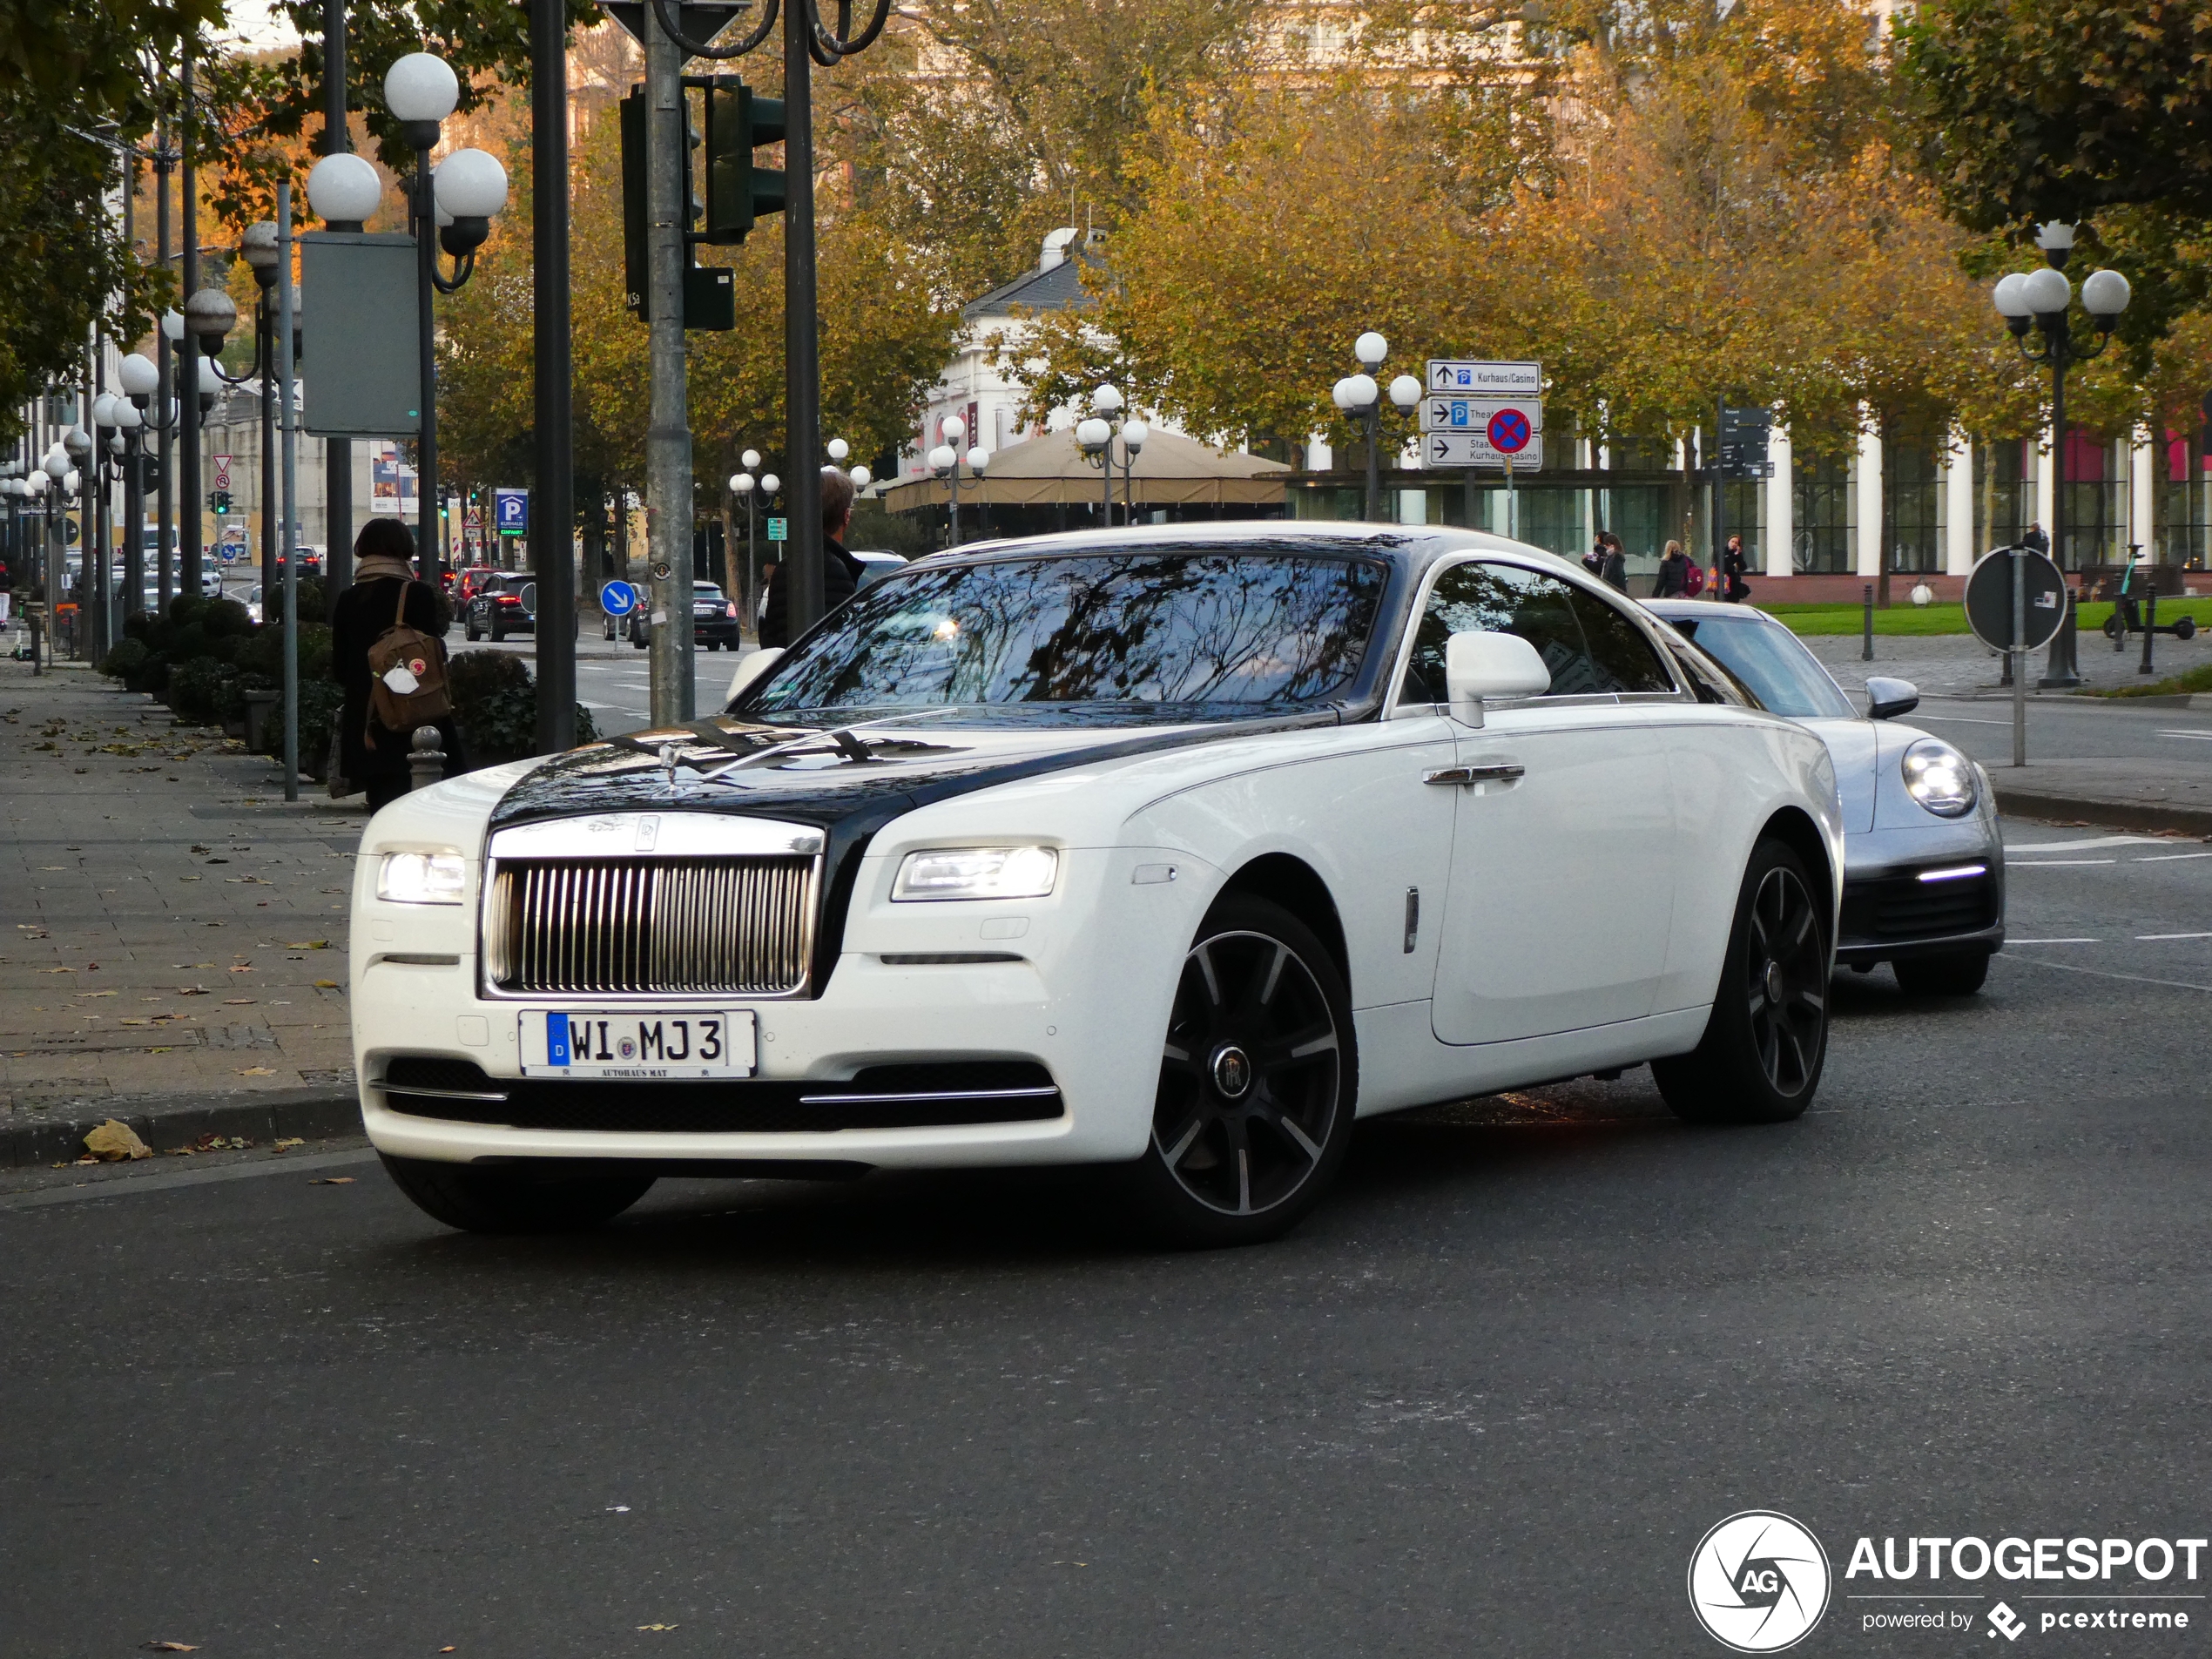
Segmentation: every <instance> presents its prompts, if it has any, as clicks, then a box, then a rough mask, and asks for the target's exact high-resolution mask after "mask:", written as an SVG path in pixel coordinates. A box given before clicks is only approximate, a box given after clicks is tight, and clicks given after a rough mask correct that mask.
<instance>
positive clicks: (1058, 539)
mask: <svg viewBox="0 0 2212 1659" xmlns="http://www.w3.org/2000/svg"><path fill="white" fill-rule="evenodd" d="M1688 649H1689V648H1686V647H1684V646H1683V645H1682V644H1681V642H1680V640H1679V639H1678V638H1676V637H1674V636H1672V635H1669V633H1668V632H1667V631H1666V630H1665V629H1663V628H1662V627H1661V626H1660V625H1659V624H1657V623H1656V621H1655V620H1654V619H1653V618H1652V617H1650V616H1649V615H1648V614H1647V613H1645V612H1644V611H1642V610H1641V609H1639V608H1638V607H1636V606H1635V604H1633V603H1632V602H1630V601H1629V600H1627V599H1625V598H1623V597H1621V596H1619V595H1617V594H1615V593H1614V592H1613V591H1612V590H1609V589H1608V588H1606V587H1605V586H1604V585H1603V584H1602V583H1598V582H1597V581H1595V579H1593V578H1591V577H1588V576H1587V575H1585V574H1584V573H1583V572H1581V570H1578V569H1576V568H1575V567H1574V566H1573V565H1570V564H1568V563H1566V562H1564V561H1562V560H1560V559H1557V558H1555V557H1554V556H1552V555H1550V554H1548V553H1544V552H1541V551H1540V550H1536V549H1534V548H1531V547H1527V546H1524V545H1521V544H1520V543H1513V542H1507V541H1505V540H1502V539H1501V538H1499V537H1495V536H1483V535H1478V534H1473V533H1469V532H1466V531H1460V530H1451V529H1442V528H1436V529H1420V528H1415V527H1406V526H1392V527H1390V528H1389V529H1379V528H1367V527H1359V526H1352V525H1333V524H1332V525H1318V524H1317V525H1302V524H1285V523H1265V524H1249V525H1246V524H1220V525H1195V524H1178V525H1166V526H1157V527H1151V526H1147V527H1141V528H1132V529H1115V530H1098V531H1089V532H1084V533H1081V534H1076V535H1065V536H1044V537H1040V538H1037V539H1035V540H1032V541H1022V542H1001V543H982V544H980V545H976V546H973V547H969V548H966V549H963V550H961V551H959V552H958V553H957V554H950V555H943V556H937V557H935V558H932V559H930V560H928V561H927V562H926V563H916V564H914V566H913V567H911V568H910V569H908V570H902V571H900V572H898V573H897V574H895V575H893V576H890V577H886V578H885V579H884V580H882V581H880V582H878V583H873V584H872V585H870V586H869V587H868V588H867V589H866V590H863V591H861V592H860V593H859V594H858V595H856V596H855V597H853V600H852V602H851V603H850V604H846V605H844V606H841V607H840V608H839V609H838V610H836V611H834V612H833V613H832V614H831V615H830V616H828V617H825V618H824V619H823V620H822V621H821V622H820V623H819V624H816V625H815V626H814V627H813V628H811V629H809V630H808V631H806V633H805V634H803V635H802V636H801V637H799V639H798V640H797V641H796V642H795V643H794V644H793V645H792V648H791V650H790V651H788V652H786V651H758V652H755V653H754V654H753V655H752V657H750V658H747V659H746V663H745V672H744V673H743V674H742V675H741V676H740V678H741V681H742V683H741V685H739V686H738V688H737V690H736V691H735V695H734V696H733V698H732V701H731V703H730V705H729V706H728V707H727V708H726V709H725V711H723V713H722V714H721V715H720V716H719V717H718V718H713V719H711V720H705V721H700V722H697V723H694V724H692V725H681V726H673V727H671V728H669V729H667V730H665V731H646V732H637V733H632V734H630V735H629V736H626V737H624V738H620V739H617V740H616V741H614V742H611V743H599V744H594V745H588V746H586V747H584V748H582V749H578V750H576V751H573V752H570V753H569V754H566V755H562V756H557V757H554V758H551V759H532V760H525V761H518V762H516V763H514V764H512V765H506V766H499V767H492V768H488V769H486V770H483V771H480V772H471V773H469V775H468V776H466V777H463V778H456V779H450V780H448V781H446V782H443V783H441V784H437V785H435V786H431V787H429V788H427V789H421V790H417V791H415V792H413V793H411V794H408V795H407V796H405V797H403V798H401V800H399V801H398V802H396V803H395V804H394V805H392V806H388V807H386V808H385V809H384V810H383V811H382V812H381V813H379V814H378V815H377V816H376V818H375V819H373V820H372V821H371V823H370V825H369V826H368V830H367V831H366V832H365V833H364V835H363V838H362V841H361V855H360V859H359V862H358V866H357V873H356V877H355V883H354V900H353V920H354V925H353V929H352V936H353V940H354V945H353V955H352V961H351V969H350V971H351V983H352V994H351V997H350V999H349V1000H350V1004H351V1008H352V1011H353V1022H354V1023H353V1029H354V1052H355V1059H356V1062H357V1065H358V1068H359V1070H358V1076H359V1077H360V1078H361V1085H360V1086H361V1104H362V1115H363V1118H364V1121H365V1123H366V1124H367V1129H368V1135H369V1136H370V1138H371V1140H372V1141H373V1142H374V1144H375V1146H376V1148H377V1150H378V1151H379V1152H380V1153H381V1155H382V1157H383V1159H384V1162H385V1165H386V1167H387V1169H388V1170H389V1171H390V1172H391V1175H392V1177H393V1178H394V1179H395V1181H396V1183H397V1184H399V1186H400V1187H401V1190H403V1191H405V1192H406V1193H407V1195H408V1197H410V1198H412V1199H413V1200H414V1201H415V1204H418V1205H419V1206H421V1208H422V1209H423V1210H424V1211H427V1212H428V1213H429V1214H430V1215H432V1216H434V1217H437V1218H438V1219H440V1220H442V1221H443V1222H445V1223H447V1224H450V1225H454V1226H457V1227H463V1228H470V1229H475V1230H479V1231H517V1230H546V1229H554V1228H563V1227H579V1226H587V1225H590V1224H595V1223H597V1222H599V1221H602V1220H604V1219H605V1218H606V1217H610V1216H611V1215H613V1214H615V1213H617V1212H618V1211H621V1210H622V1209H624V1208H625V1207H626V1206H627V1205H629V1204H631V1203H633V1202H634V1201H635V1200H636V1199H637V1197H639V1195H641V1194H642V1193H644V1191H645V1190H646V1189H647V1188H648V1187H650V1186H651V1184H652V1183H653V1180H654V1179H655V1177H657V1176H658V1175H660V1174H664V1173H667V1172H669V1171H671V1170H679V1169H680V1170H696V1171H698V1173H701V1174H707V1173H714V1174H738V1173H746V1174H752V1173H757V1172H758V1171H759V1170H762V1169H763V1168H764V1167H766V1166H767V1165H770V1164H782V1165H785V1166H786V1167H788V1168H791V1169H792V1170H794V1171H798V1170H818V1171H819V1170H860V1169H866V1168H870V1167H880V1168H916V1167H931V1166H935V1167H953V1166H975V1165H982V1164H1001V1165H1008V1164H1032V1163H1093V1164H1117V1165H1120V1166H1122V1167H1121V1169H1120V1170H1119V1172H1118V1177H1119V1178H1120V1179H1121V1180H1122V1181H1123V1183H1124V1186H1123V1192H1124V1195H1125V1201H1126V1202H1127V1203H1128V1204H1130V1206H1131V1207H1132V1209H1133V1211H1136V1212H1137V1213H1139V1214H1141V1215H1143V1217H1145V1218H1146V1219H1147V1220H1148V1221H1149V1223H1150V1224H1151V1225H1152V1226H1154V1227H1155V1228H1157V1229H1158V1230H1159V1231H1161V1232H1163V1233H1164V1234H1166V1235H1167V1236H1169V1237H1170V1238H1177V1239H1179V1240H1182V1241H1184V1242H1186V1243H1194V1244H1238V1243H1249V1242H1253V1241H1257V1240H1259V1239H1263V1238H1269V1237H1271V1236H1273V1235H1275V1234H1277V1233H1279V1232H1280V1231H1283V1230H1284V1229H1285V1228H1287V1227H1288V1226H1290V1225H1291V1224H1293V1223H1294V1222H1295V1221H1296V1220H1297V1219H1298V1217H1300V1216H1301V1215H1303V1214H1304V1213H1305V1211H1307V1210H1308V1209H1309V1208H1310V1207H1311V1206H1312V1204H1314V1203H1315V1202H1316V1201H1317V1200H1318V1198H1319V1197H1320V1195H1321V1193H1322V1192H1323V1190H1325V1188H1326V1187H1327V1185H1328V1184H1329V1181H1330V1179H1331V1177H1332V1175H1333V1174H1334V1172H1335V1171H1336V1170H1337V1168H1338V1166H1339V1163H1341V1161H1342V1159H1343V1157H1344V1156H1345V1147H1346V1144H1347V1142H1348V1138H1349V1136H1350V1134H1351V1131H1352V1120H1353V1118H1354V1117H1355V1116H1362V1115H1372V1114H1376V1113H1381V1112H1390V1111H1396V1110H1399V1109H1406V1108H1409V1107H1414V1106H1420V1105H1425V1104H1428V1103H1435V1102H1443V1101H1451V1100H1456V1099H1460V1098H1463V1097H1465V1096H1470V1095H1480V1094H1488V1093H1494V1092H1496V1091H1499V1090H1501V1089H1511V1088H1514V1087H1515V1086H1521V1085H1528V1084H1533V1083H1535V1082H1543V1081H1546V1080H1550V1079H1556V1078H1561V1077H1569V1076H1578V1075H1581V1074H1583V1073H1601V1074H1604V1075H1608V1076H1610V1075H1613V1074H1615V1072H1617V1071H1618V1070H1619V1069H1622V1068H1623V1067H1629V1066H1635V1065H1638V1064H1641V1063H1642V1062H1651V1064H1652V1067H1653V1071H1654V1074H1655V1076H1656V1081H1657V1083H1658V1086H1659V1089H1660V1091H1661V1092H1662V1095H1663V1096H1664V1097H1665V1099H1666V1101H1667V1103H1668V1104H1669V1106H1671V1107H1672V1108H1673V1109H1675V1110H1676V1112H1678V1113H1679V1114H1681V1115H1682V1116H1683V1117H1685V1118H1689V1119H1694V1120H1698V1121H1703V1122H1726V1123H1748V1122H1759V1123H1764V1122H1773V1121H1777V1120H1780V1119H1784V1118H1791V1117H1795V1116H1797V1115H1798V1114H1800V1113H1801V1112H1803V1111H1804V1109H1805V1107H1806V1105H1807V1104H1808V1103H1810V1102H1811V1099H1812V1098H1813V1095H1814V1092H1815V1089H1816V1088H1817V1083H1818V1080H1819V1076H1820V1071H1821V1066H1822V1062H1823V1059H1824V1054H1825V1047H1826V1036H1827V996H1826V991H1827V986H1828V979H1829V974H1830V972H1831V941H1832V939H1833V926H1834V921H1835V915H1836V904H1837V899H1838V882H1839V879H1840V874H1841V871H1842V868H1843V827H1842V823H1841V819H1840V817H1839V814H1838V806H1837V796H1836V784H1835V771H1834V766H1833V764H1832V762H1831V760H1830V758H1829V752H1828V749H1827V747H1826V745H1824V744H1823V742H1822V741H1821V739H1820V738H1818V737H1817V736H1816V735H1815V734H1814V733H1812V732H1808V731H1806V730H1805V729H1804V727H1802V726H1801V725H1797V724H1795V723H1793V722H1791V721H1789V720H1785V719H1783V718H1778V717H1777V716H1775V715H1773V714H1770V713H1768V712H1766V711H1763V710H1760V709H1758V708H1756V707H1753V706H1751V705H1750V703H1749V702H1748V700H1746V699H1744V698H1742V697H1741V696H1740V695H1738V694H1737V693H1735V692H1734V691H1731V690H1730V689H1728V687H1727V685H1726V682H1725V681H1724V679H1723V678H1722V677H1720V676H1719V675H1718V674H1717V673H1711V674H1710V679H1711V681H1712V684H1711V685H1706V686H1704V687H1703V689H1702V690H1701V685H1700V681H1699V679H1698V678H1697V677H1696V675H1693V674H1692V673H1691V672H1690V671H1689V670H1688V669H1687V668H1686V667H1685V666H1684V665H1683V664H1684V662H1685V661H1686V660H1687V658H1685V657H1684V656H1683V655H1682V653H1684V652H1686V651H1688Z"/></svg>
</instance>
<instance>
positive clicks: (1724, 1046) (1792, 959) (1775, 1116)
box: [1651, 840, 1831, 1123]
mask: <svg viewBox="0 0 2212 1659" xmlns="http://www.w3.org/2000/svg"><path fill="white" fill-rule="evenodd" d="M1828 929H1829V907H1828V905H1827V904H1826V903H1825V902H1824V901H1823V900H1816V899H1815V897H1814V887H1813V883H1812V881H1811V878H1809V877H1808V876H1807V875H1806V873H1805V867H1804V862H1803V861H1802V860H1799V858H1798V857H1797V854H1796V853H1793V852H1792V851H1791V849H1790V848H1789V846H1787V845H1786V844H1784V842H1781V841H1778V840H1764V841H1761V842H1760V843H1759V844H1758V845H1757V846H1756V847H1754V848H1752V850H1751V860H1750V865H1749V866H1748V867H1746V868H1745V870H1744V872H1743V888H1742V890H1741V891H1740V892H1739V894H1737V901H1736V923H1735V926H1734V927H1732V928H1730V931H1729V938H1728V954H1727V955H1726V957H1725V958H1724V959H1723V962H1722V966H1721V979H1720V988H1719V989H1718V990H1717V991H1716V993H1715V995H1714V997H1713V1011H1712V1013H1711V1014H1710V1015H1709V1016H1708V1017H1707V1019H1706V1022H1705V1035H1704V1036H1703V1038H1702V1039H1700V1041H1699V1042H1698V1044H1697V1047H1696V1048H1695V1049H1692V1050H1691V1051H1690V1052H1689V1053H1688V1054H1686V1055H1676V1056H1674V1057H1672V1058H1670V1059H1666V1060H1655V1061H1653V1062H1651V1073H1652V1076H1653V1078H1654V1079H1655V1080H1656V1082H1657V1083H1658V1085H1659V1092H1660V1094H1661V1095H1662V1096H1663V1097H1664V1098H1665V1100H1666V1103H1667V1104H1668V1106H1669V1107H1670V1108H1671V1109H1673V1111H1674V1114H1675V1116H1677V1117H1679V1118H1681V1119H1682V1120H1683V1122H1685V1123H1787V1122H1788V1121H1789V1120H1790V1119H1791V1118H1793V1117H1797V1116H1801V1115H1802V1114H1803V1113H1804V1109H1805V1108H1806V1107H1807V1106H1810V1105H1811V1103H1812V1096H1813V1092H1814V1090H1815V1089H1817V1088H1818V1087H1819V1083H1820V1069H1821V1066H1822V1064H1823V1062H1824V1061H1825V1060H1826V1058H1827V1054H1828V974H1829V968H1830V965H1831V952H1830V948H1829V937H1828Z"/></svg>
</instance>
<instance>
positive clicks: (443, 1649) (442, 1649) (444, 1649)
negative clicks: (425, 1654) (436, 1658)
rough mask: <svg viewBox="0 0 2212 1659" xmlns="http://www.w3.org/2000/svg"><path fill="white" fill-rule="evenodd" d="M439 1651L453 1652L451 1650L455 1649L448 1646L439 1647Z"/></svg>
mask: <svg viewBox="0 0 2212 1659" xmlns="http://www.w3.org/2000/svg"><path fill="white" fill-rule="evenodd" d="M438 1651H439V1652H440V1653H451V1652H452V1651H453V1649H451V1648H449V1647H446V1648H441V1649H438Z"/></svg>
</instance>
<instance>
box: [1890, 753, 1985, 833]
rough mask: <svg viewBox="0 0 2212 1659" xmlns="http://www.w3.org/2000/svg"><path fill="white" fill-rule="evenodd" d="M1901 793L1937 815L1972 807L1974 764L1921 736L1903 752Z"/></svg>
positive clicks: (1950, 814) (1960, 815)
mask: <svg viewBox="0 0 2212 1659" xmlns="http://www.w3.org/2000/svg"><path fill="white" fill-rule="evenodd" d="M1904 767H1905V793H1906V794H1908V795H1910V796H1912V799H1914V800H1917V801H1919V803H1920V805H1921V806H1925V807H1926V808H1927V810H1928V811H1930V812H1932V813H1934V814H1935V815H1936V816H1937V817H1938V818H1964V817H1965V816H1966V814H1967V813H1971V812H1972V811H1973V809H1974V793H1975V786H1974V763H1973V761H1971V760H1969V759H1966V756H1964V755H1962V754H1960V753H1959V752H1958V751H1957V750H1956V749H1954V748H1952V746H1951V745H1949V744H1947V743H1946V742H1944V741H1943V740H1942V739H1941V738H1921V739H1920V740H1919V742H1918V743H1916V744H1914V745H1912V747H1911V748H1909V749H1907V750H1906V751H1905V760H1904Z"/></svg>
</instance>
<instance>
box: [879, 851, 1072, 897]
mask: <svg viewBox="0 0 2212 1659" xmlns="http://www.w3.org/2000/svg"><path fill="white" fill-rule="evenodd" d="M1059 874H1060V854H1059V853H1055V852H1054V851H1053V850H1052V848H1050V847H1049V846H941V847H932V848H930V849H929V850H928V851H927V852H922V853H907V856H906V860H905V861H904V862H902V863H901V864H900V866H899V879H898V880H896V881H894V882H893V883H892V885H891V897H892V900H893V901H894V903H907V902H911V901H913V900H918V899H1042V898H1043V897H1044V896H1045V894H1048V893H1050V892H1051V891H1052V884H1053V882H1054V881H1055V880H1058V878H1059Z"/></svg>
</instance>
